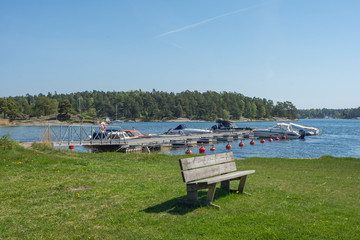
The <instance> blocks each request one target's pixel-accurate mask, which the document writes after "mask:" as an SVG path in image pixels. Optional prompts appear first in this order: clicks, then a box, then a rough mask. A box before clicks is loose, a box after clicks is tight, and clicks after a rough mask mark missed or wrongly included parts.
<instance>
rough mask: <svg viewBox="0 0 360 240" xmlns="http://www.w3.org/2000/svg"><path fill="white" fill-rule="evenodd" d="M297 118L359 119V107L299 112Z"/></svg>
mask: <svg viewBox="0 0 360 240" xmlns="http://www.w3.org/2000/svg"><path fill="white" fill-rule="evenodd" d="M298 113H299V118H341V119H354V118H359V117H360V107H358V108H348V109H327V108H323V109H307V110H299V111H298Z"/></svg>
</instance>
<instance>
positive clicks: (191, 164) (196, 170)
mask: <svg viewBox="0 0 360 240" xmlns="http://www.w3.org/2000/svg"><path fill="white" fill-rule="evenodd" d="M179 162H180V168H181V170H182V172H181V173H182V177H183V180H184V182H185V183H186V191H187V198H186V199H184V200H180V202H182V203H186V204H192V205H199V204H200V205H201V204H207V205H211V206H216V207H219V206H217V205H215V204H213V203H212V202H213V200H214V195H215V190H216V184H217V183H218V182H221V186H220V187H221V188H223V189H226V190H228V191H236V192H238V193H243V192H244V187H245V182H246V178H247V176H248V175H249V174H252V173H254V172H255V170H248V171H237V169H236V163H235V161H234V156H233V153H232V152H227V153H221V154H213V155H207V156H200V157H192V158H184V159H180V160H179ZM232 180H240V183H239V187H238V189H237V190H230V181H232ZM206 188H208V192H207V196H206V201H205V202H204V201H199V200H198V190H199V189H206Z"/></svg>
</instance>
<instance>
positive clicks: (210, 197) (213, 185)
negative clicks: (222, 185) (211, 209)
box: [206, 183, 216, 204]
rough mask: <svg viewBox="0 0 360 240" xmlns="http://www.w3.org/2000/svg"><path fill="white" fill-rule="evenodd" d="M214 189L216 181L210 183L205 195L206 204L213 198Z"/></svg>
mask: <svg viewBox="0 0 360 240" xmlns="http://www.w3.org/2000/svg"><path fill="white" fill-rule="evenodd" d="M215 191H216V183H213V184H210V185H209V190H208V192H207V196H206V202H207V203H208V204H211V203H212V201H213V200H214V196H215Z"/></svg>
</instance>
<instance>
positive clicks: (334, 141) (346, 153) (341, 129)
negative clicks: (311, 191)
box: [0, 119, 360, 158]
mask: <svg viewBox="0 0 360 240" xmlns="http://www.w3.org/2000/svg"><path fill="white" fill-rule="evenodd" d="M296 123H298V124H301V125H305V126H311V127H316V128H320V129H321V130H322V134H321V135H318V136H312V137H306V138H305V139H304V140H300V139H299V140H286V141H274V142H268V141H267V142H266V143H265V144H261V143H260V141H256V144H255V145H253V146H252V145H250V140H249V139H247V140H245V141H244V143H245V147H243V148H240V147H239V146H238V144H239V142H240V141H234V142H231V143H230V144H231V145H232V149H231V151H232V152H233V153H234V156H235V157H236V158H247V157H255V156H256V157H286V158H318V157H321V156H324V155H331V156H334V157H356V158H360V121H359V120H338V119H306V120H300V121H298V122H296ZM179 124H180V123H169V122H165V123H162V122H156V123H148V122H145V123H121V124H120V125H119V126H121V128H123V129H131V128H133V127H134V128H135V129H138V130H139V131H140V132H142V133H143V134H158V133H164V132H166V131H167V130H168V129H170V128H175V127H176V126H177V125H179ZM184 124H186V125H187V126H188V127H191V128H204V129H206V128H210V127H211V126H213V125H215V123H211V122H196V123H184ZM274 124H276V122H246V123H244V122H239V123H236V125H237V126H239V127H253V128H268V127H271V126H272V125H274ZM114 127H115V126H114ZM44 129H45V128H44V127H0V136H3V135H10V138H12V139H14V140H17V141H23V142H31V141H40V140H41V136H42V133H43V132H44ZM226 144H227V143H218V144H215V145H214V147H215V148H216V151H215V153H221V152H225V151H227V150H226V148H225V146H226ZM211 147H212V145H205V148H206V153H207V154H212V152H211V151H210V148H211ZM190 149H191V150H192V151H193V152H194V153H198V149H199V146H198V147H193V148H190ZM77 151H86V149H85V148H82V147H78V148H77ZM184 152H185V149H184V148H179V149H175V150H164V151H163V153H167V154H171V155H175V154H183V153H184Z"/></svg>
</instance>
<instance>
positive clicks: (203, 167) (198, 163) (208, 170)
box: [179, 152, 236, 182]
mask: <svg viewBox="0 0 360 240" xmlns="http://www.w3.org/2000/svg"><path fill="white" fill-rule="evenodd" d="M179 162H180V168H181V170H182V176H183V180H184V182H191V181H195V180H199V179H203V178H207V177H212V176H217V175H221V174H224V173H228V172H233V171H236V164H235V161H234V155H233V153H232V152H227V153H220V154H213V155H208V156H200V157H192V158H183V159H180V160H179Z"/></svg>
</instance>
